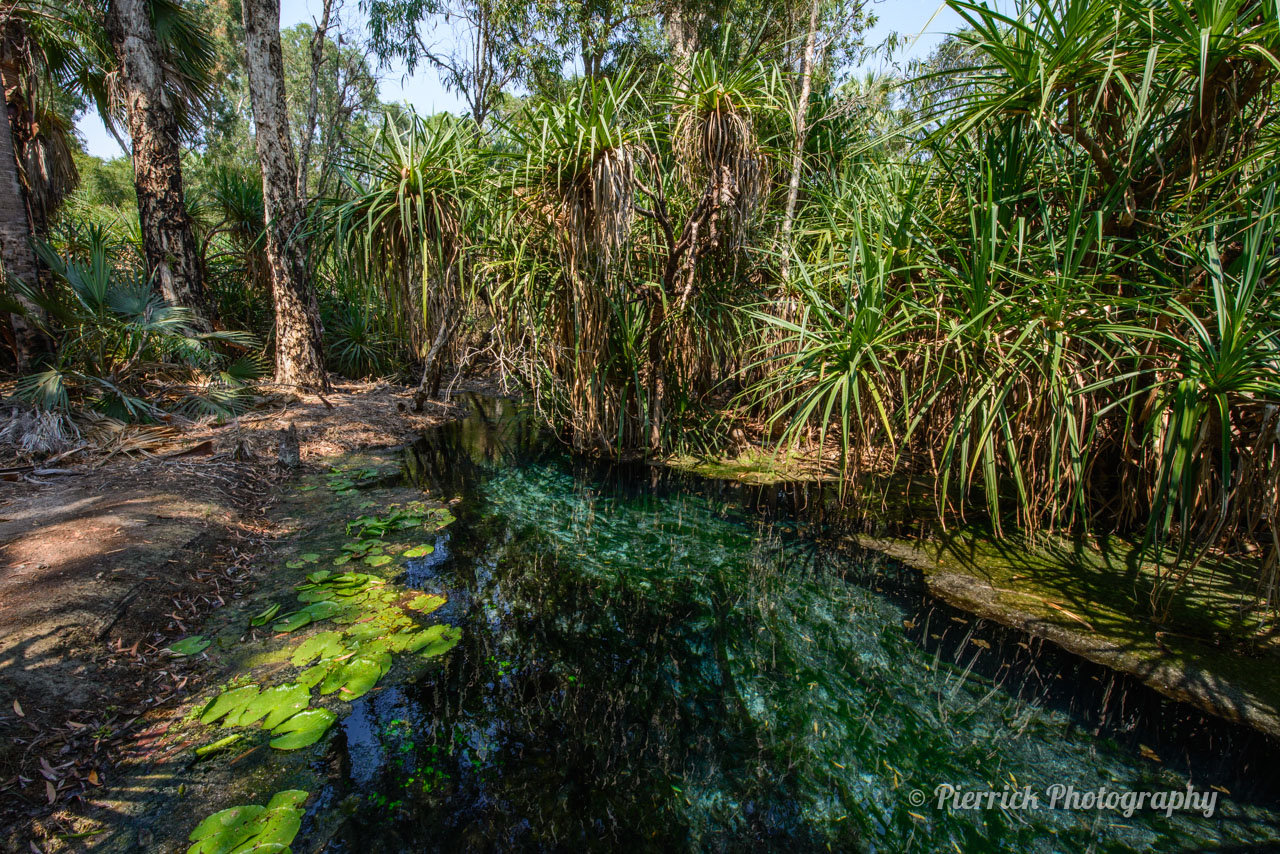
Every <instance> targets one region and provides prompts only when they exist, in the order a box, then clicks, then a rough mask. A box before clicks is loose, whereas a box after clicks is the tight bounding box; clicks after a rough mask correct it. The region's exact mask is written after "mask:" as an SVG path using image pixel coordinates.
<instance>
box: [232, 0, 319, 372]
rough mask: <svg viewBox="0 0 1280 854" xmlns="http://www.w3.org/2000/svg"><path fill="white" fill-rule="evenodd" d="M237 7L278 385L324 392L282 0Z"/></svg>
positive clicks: (253, 0)
mask: <svg viewBox="0 0 1280 854" xmlns="http://www.w3.org/2000/svg"><path fill="white" fill-rule="evenodd" d="M241 8H242V10H243V13H244V35H245V40H244V47H245V69H246V71H247V72H248V81H249V97H250V100H251V101H252V102H253V123H254V138H255V141H256V143H257V148H258V161H259V162H260V164H261V165H262V199H263V207H264V208H265V209H266V217H267V262H268V264H269V265H270V266H271V296H272V301H273V302H274V303H275V313H276V382H278V383H281V384H284V385H293V386H300V387H303V388H310V389H317V390H323V389H325V388H328V385H329V382H328V377H327V375H326V374H325V370H324V361H323V358H322V356H321V329H320V311H319V308H318V307H317V305H316V295H315V290H314V289H313V288H312V287H311V277H310V271H309V268H308V265H307V247H306V240H305V236H304V235H303V229H302V225H303V216H302V206H301V204H300V203H299V201H298V196H297V192H296V189H297V187H296V183H295V182H296V180H297V174H298V173H297V169H296V167H295V161H294V157H293V143H292V142H291V140H290V138H289V114H288V111H287V107H286V105H285V96H284V61H283V59H282V56H281V52H280V2H279V0H243V2H242V4H241Z"/></svg>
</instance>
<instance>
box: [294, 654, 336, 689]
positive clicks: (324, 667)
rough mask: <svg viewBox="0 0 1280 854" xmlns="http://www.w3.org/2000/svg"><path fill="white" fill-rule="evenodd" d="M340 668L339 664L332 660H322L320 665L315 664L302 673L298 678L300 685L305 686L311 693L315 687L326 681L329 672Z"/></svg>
mask: <svg viewBox="0 0 1280 854" xmlns="http://www.w3.org/2000/svg"><path fill="white" fill-rule="evenodd" d="M337 666H338V662H336V661H334V660H333V659H331V658H326V659H324V660H322V661H321V662H320V663H319V664H313V665H311V666H310V667H308V668H307V669H306V670H304V671H302V673H301V674H299V676H298V684H299V685H302V686H304V687H305V688H306V689H307V690H308V691H310V690H311V689H312V688H314V687H315V686H317V685H319V684H320V683H321V682H323V681H324V679H325V677H326V676H328V675H329V672H330V671H331V670H333V669H334V668H335V667H337Z"/></svg>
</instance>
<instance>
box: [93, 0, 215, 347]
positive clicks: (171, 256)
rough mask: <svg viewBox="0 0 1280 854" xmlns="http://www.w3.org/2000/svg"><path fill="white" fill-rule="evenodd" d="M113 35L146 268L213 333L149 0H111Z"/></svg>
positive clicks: (167, 295) (175, 121)
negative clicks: (129, 139) (121, 83)
mask: <svg viewBox="0 0 1280 854" xmlns="http://www.w3.org/2000/svg"><path fill="white" fill-rule="evenodd" d="M107 34H108V36H109V37H110V39H111V45H112V47H113V48H114V50H115V53H116V59H117V61H118V62H119V63H120V71H121V75H120V76H121V80H122V82H123V88H124V92H125V107H126V110H127V112H128V118H129V136H130V137H131V139H132V142H133V145H132V148H133V183H134V187H135V188H136V189H137V192H138V218H139V220H140V222H141V225H142V245H143V249H144V251H145V253H146V256H147V269H148V271H149V272H150V274H151V278H152V283H153V284H154V286H155V287H156V288H157V289H159V291H160V293H161V294H162V295H163V296H164V298H165V299H166V300H168V301H169V302H171V303H174V304H175V305H181V306H185V307H187V308H189V309H190V310H191V311H192V312H193V313H194V315H195V320H194V325H195V326H196V327H197V328H198V329H201V330H203V331H206V332H207V331H209V330H210V329H212V328H213V327H212V324H211V320H212V316H213V315H212V312H211V310H210V306H209V305H208V303H207V302H206V300H205V293H204V275H203V269H202V267H201V263H200V249H199V246H198V245H197V244H196V240H195V236H194V235H193V234H192V231H191V218H190V217H189V216H188V215H187V207H186V200H185V197H184V196H183V192H182V162H181V158H180V152H181V149H180V146H179V140H178V118H177V112H176V110H174V105H173V104H171V103H169V97H168V95H167V93H166V92H165V88H164V67H163V64H162V62H161V57H160V48H159V45H158V44H157V42H156V34H155V30H154V28H153V27H152V24H151V10H150V4H149V3H148V2H147V0H110V2H109V3H108V6H107Z"/></svg>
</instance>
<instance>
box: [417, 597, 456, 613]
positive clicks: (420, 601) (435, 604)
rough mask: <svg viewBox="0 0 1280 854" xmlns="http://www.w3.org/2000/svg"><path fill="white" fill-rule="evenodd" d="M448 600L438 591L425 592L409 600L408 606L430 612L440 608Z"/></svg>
mask: <svg viewBox="0 0 1280 854" xmlns="http://www.w3.org/2000/svg"><path fill="white" fill-rule="evenodd" d="M447 601H448V600H447V599H445V597H443V596H441V595H439V594H438V593H424V594H422V595H421V596H415V597H413V598H412V599H410V600H409V605H408V606H407V607H408V608H409V609H410V610H413V611H421V612H422V613H424V614H430V613H431V612H432V611H434V610H436V609H437V608H439V607H440V606H441V605H443V604H444V603H445V602H447Z"/></svg>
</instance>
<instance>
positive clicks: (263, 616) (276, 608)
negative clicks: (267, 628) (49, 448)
mask: <svg viewBox="0 0 1280 854" xmlns="http://www.w3.org/2000/svg"><path fill="white" fill-rule="evenodd" d="M278 613H280V603H279V602H272V603H271V604H270V605H268V606H267V607H266V608H264V609H263V610H262V611H261V612H260V613H259V614H258V615H257V616H256V617H254V618H253V619H252V620H250V621H249V625H251V626H261V625H263V624H265V623H266V622H267V621H268V620H270V619H271V618H272V617H274V616H275V615H276V614H278Z"/></svg>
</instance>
